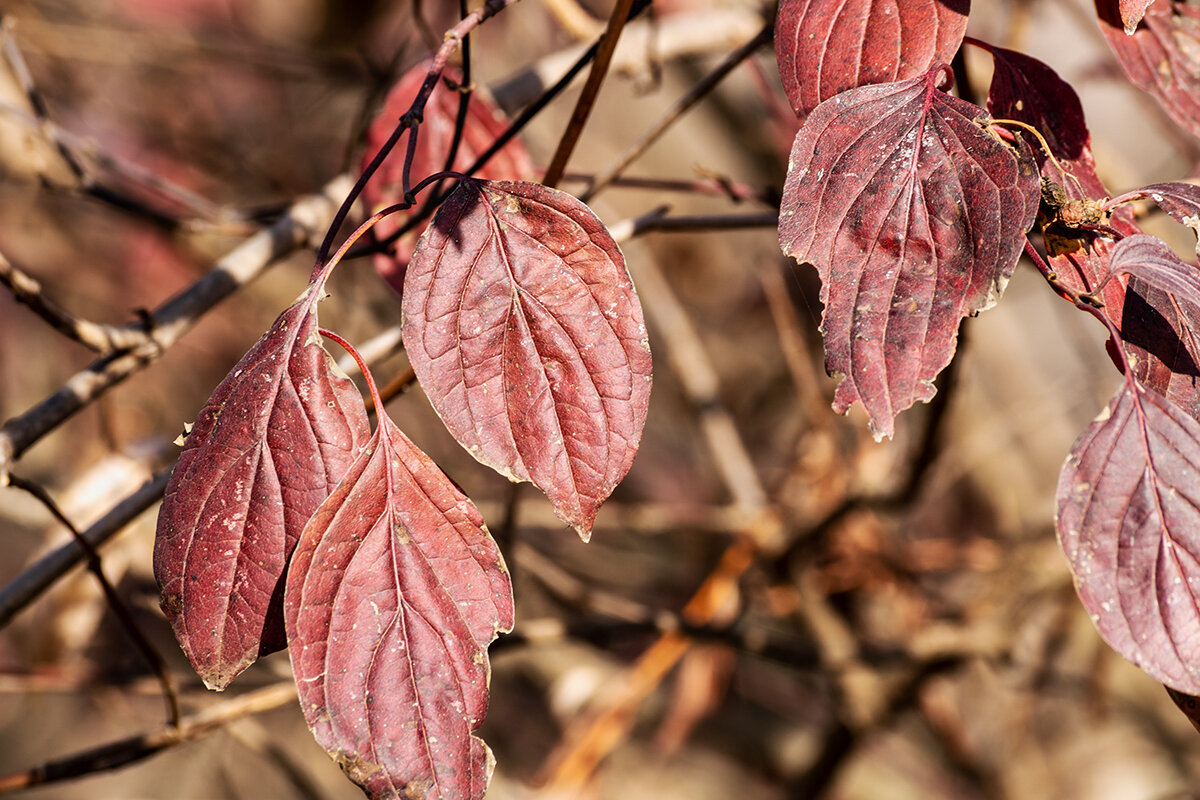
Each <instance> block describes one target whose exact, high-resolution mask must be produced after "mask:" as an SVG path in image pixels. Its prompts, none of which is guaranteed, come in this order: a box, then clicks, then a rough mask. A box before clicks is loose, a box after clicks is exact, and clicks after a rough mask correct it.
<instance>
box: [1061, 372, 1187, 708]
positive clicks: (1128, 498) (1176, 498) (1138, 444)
mask: <svg viewBox="0 0 1200 800" xmlns="http://www.w3.org/2000/svg"><path fill="white" fill-rule="evenodd" d="M1198 487H1200V423H1198V422H1196V420H1194V419H1193V418H1192V417H1191V416H1190V415H1188V414H1187V413H1185V412H1184V411H1182V410H1181V409H1179V408H1178V407H1176V406H1175V405H1173V404H1172V403H1170V402H1169V401H1167V400H1166V399H1165V398H1163V397H1162V395H1160V394H1158V393H1157V392H1155V391H1153V390H1145V389H1142V388H1141V387H1138V388H1137V389H1133V388H1131V387H1130V385H1129V383H1128V382H1125V383H1123V384H1122V386H1121V388H1120V390H1118V392H1117V393H1116V395H1115V396H1114V397H1113V399H1112V400H1111V401H1110V402H1109V405H1108V407H1107V409H1106V410H1105V412H1104V413H1103V414H1101V416H1100V418H1099V419H1097V420H1096V421H1095V422H1093V423H1092V424H1091V425H1090V426H1089V427H1088V429H1087V430H1086V431H1084V433H1083V435H1082V436H1080V438H1079V439H1078V440H1077V441H1076V442H1075V446H1074V447H1073V448H1072V449H1071V454H1070V456H1069V457H1068V458H1067V462H1066V464H1065V465H1064V466H1063V470H1062V473H1061V476H1060V478H1059V484H1058V514H1057V520H1056V524H1057V528H1058V536H1059V541H1060V543H1061V544H1062V548H1063V552H1064V553H1066V556H1067V560H1068V561H1069V562H1070V564H1071V570H1072V572H1073V573H1074V575H1075V586H1076V589H1077V591H1078V592H1079V597H1080V600H1081V601H1082V602H1083V605H1084V607H1085V608H1087V610H1088V612H1089V613H1090V614H1091V615H1092V620H1093V621H1094V622H1095V624H1096V627H1097V628H1099V630H1100V634H1101V636H1103V637H1104V640H1105V641H1106V642H1108V644H1109V645H1110V646H1111V647H1112V648H1113V649H1115V650H1116V651H1117V652H1119V653H1121V655H1123V656H1125V657H1126V658H1128V659H1129V660H1130V661H1132V662H1133V663H1135V664H1137V665H1138V666H1139V667H1141V668H1142V669H1144V670H1145V671H1146V672H1148V673H1150V675H1152V676H1153V677H1154V678H1155V679H1157V680H1159V681H1162V682H1163V683H1165V684H1167V685H1168V686H1170V687H1172V688H1174V689H1177V690H1179V691H1181V692H1186V693H1188V694H1197V693H1198V692H1200V606H1198V605H1197V593H1198V592H1200V491H1198Z"/></svg>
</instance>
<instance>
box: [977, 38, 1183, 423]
mask: <svg viewBox="0 0 1200 800" xmlns="http://www.w3.org/2000/svg"><path fill="white" fill-rule="evenodd" d="M1122 35H1123V34H1122ZM976 44H979V45H980V46H982V47H984V48H985V49H987V50H988V51H989V52H991V53H992V56H993V58H994V61H995V70H994V72H993V77H992V85H991V88H990V89H989V90H988V109H989V110H990V111H991V112H992V114H994V115H995V116H997V117H1004V118H1008V119H1016V120H1020V121H1022V122H1025V123H1027V124H1029V125H1032V126H1033V127H1035V128H1037V129H1038V130H1039V131H1040V132H1041V133H1042V135H1043V136H1044V137H1045V138H1046V140H1047V142H1048V143H1049V145H1050V149H1051V151H1052V152H1053V153H1054V156H1055V159H1056V160H1057V163H1055V162H1052V161H1051V160H1050V159H1049V158H1047V157H1046V156H1045V154H1044V153H1043V152H1042V150H1041V148H1040V147H1038V146H1034V147H1033V152H1034V154H1035V156H1036V157H1037V158H1038V159H1039V163H1040V164H1041V172H1042V175H1043V176H1045V177H1046V178H1049V179H1050V180H1052V181H1054V182H1055V183H1057V184H1058V185H1059V187H1060V188H1061V189H1062V191H1063V193H1064V195H1065V197H1066V198H1067V199H1068V200H1072V201H1082V200H1098V199H1100V198H1103V197H1105V196H1106V195H1107V194H1108V190H1107V189H1105V187H1104V184H1103V183H1102V182H1101V180H1100V177H1099V175H1097V174H1096V165H1095V162H1094V161H1093V159H1092V152H1091V147H1090V144H1089V142H1090V138H1089V136H1088V132H1087V125H1086V123H1085V122H1084V119H1083V109H1082V107H1081V106H1080V104H1079V98H1078V97H1077V96H1076V95H1075V91H1074V90H1073V89H1072V88H1071V87H1070V85H1069V84H1067V83H1066V82H1065V81H1063V80H1062V79H1061V78H1060V77H1058V75H1057V74H1056V73H1055V72H1054V71H1053V70H1052V69H1050V68H1049V67H1047V66H1046V65H1045V64H1043V63H1041V62H1040V61H1038V60H1036V59H1033V58H1030V57H1029V56H1025V55H1021V54H1020V53H1015V52H1013V51H1011V50H1005V49H1003V48H999V47H992V46H990V45H985V44H983V43H982V42H976ZM1060 168H1061V170H1065V171H1066V173H1068V174H1066V175H1064V174H1063V172H1062V171H1061V170H1060ZM1147 188H1152V187H1147ZM1182 195H1183V190H1178V191H1177V192H1165V193H1163V197H1164V203H1165V204H1168V205H1169V204H1170V201H1169V199H1168V198H1170V197H1176V196H1178V200H1179V201H1180V202H1182V200H1183V197H1182ZM1109 225H1110V226H1111V227H1113V228H1115V229H1116V230H1117V231H1118V232H1119V233H1122V234H1124V235H1125V236H1132V235H1134V234H1138V233H1141V229H1140V228H1139V227H1138V226H1137V223H1135V222H1134V220H1133V215H1132V213H1130V211H1129V209H1128V208H1127V207H1121V208H1117V209H1116V210H1115V211H1114V212H1113V215H1112V218H1111V219H1110V220H1109ZM1043 231H1044V234H1045V235H1044V239H1045V242H1046V251H1047V259H1048V261H1049V263H1050V266H1051V267H1052V268H1053V269H1054V271H1055V272H1056V273H1057V274H1058V278H1059V280H1060V281H1063V282H1064V283H1065V284H1067V285H1068V286H1071V287H1072V288H1073V289H1075V290H1076V291H1080V292H1089V291H1092V290H1094V289H1095V288H1096V287H1097V286H1099V285H1100V284H1101V283H1102V282H1103V281H1104V279H1105V277H1106V276H1107V275H1108V274H1109V272H1110V260H1111V258H1112V253H1113V247H1114V245H1113V242H1112V240H1110V239H1108V238H1106V237H1103V236H1098V235H1095V234H1092V233H1089V232H1085V231H1079V230H1074V231H1072V230H1067V229H1064V228H1063V227H1062V226H1061V225H1058V224H1047V220H1045V219H1043ZM1100 298H1101V300H1102V301H1103V302H1104V313H1105V314H1106V315H1108V317H1109V319H1111V320H1112V321H1113V322H1114V323H1115V324H1116V325H1117V326H1118V327H1119V328H1120V330H1121V332H1122V336H1123V337H1124V339H1125V342H1126V344H1127V348H1126V349H1127V352H1128V354H1129V359H1130V361H1131V362H1132V363H1133V367H1134V374H1135V376H1136V377H1137V380H1138V381H1139V382H1140V383H1141V384H1142V385H1144V386H1146V387H1149V388H1152V389H1154V390H1156V391H1159V392H1161V393H1163V394H1164V395H1166V396H1167V397H1169V398H1171V401H1172V402H1174V403H1175V404H1176V405H1178V406H1179V407H1180V408H1183V409H1184V410H1186V411H1188V412H1189V413H1191V414H1193V416H1197V417H1198V418H1200V390H1198V389H1200V387H1198V386H1197V378H1198V376H1200V370H1198V369H1197V366H1196V364H1195V362H1194V361H1193V359H1192V357H1191V356H1190V355H1189V352H1188V348H1187V347H1185V345H1184V344H1183V342H1184V341H1189V342H1190V341H1192V340H1193V338H1194V337H1193V334H1192V333H1191V329H1192V327H1193V325H1192V323H1191V322H1190V321H1189V317H1190V316H1192V313H1191V312H1190V311H1188V310H1187V309H1182V308H1179V307H1177V306H1176V305H1175V304H1174V303H1173V302H1172V301H1171V299H1170V298H1169V297H1167V295H1166V294H1165V293H1164V292H1163V291H1161V290H1160V289H1155V288H1153V287H1151V286H1148V285H1146V284H1145V283H1144V282H1143V281H1142V280H1141V279H1140V278H1137V277H1134V278H1132V279H1130V280H1129V281H1128V287H1127V286H1126V281H1125V280H1124V279H1118V280H1113V281H1110V282H1109V283H1108V284H1107V285H1106V286H1105V288H1104V290H1103V291H1102V292H1101V295H1100ZM1192 352H1195V350H1194V349H1193V351H1192Z"/></svg>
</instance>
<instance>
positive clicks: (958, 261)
mask: <svg viewBox="0 0 1200 800" xmlns="http://www.w3.org/2000/svg"><path fill="white" fill-rule="evenodd" d="M935 78H936V73H930V74H929V75H927V76H925V77H924V78H916V79H912V80H909V81H901V82H897V83H892V84H884V85H879V86H869V87H864V88H861V89H855V90H852V91H850V92H846V93H844V94H842V95H839V96H838V97H836V98H834V99H832V100H829V101H827V102H826V103H824V104H822V105H821V106H819V107H818V108H817V109H816V110H815V111H814V112H813V113H812V115H810V116H809V118H808V121H807V122H806V123H805V125H804V126H803V127H802V128H801V130H800V132H799V133H798V134H797V137H796V142H795V145H794V147H793V149H792V157H791V162H790V164H789V171H788V177H787V181H786V183H785V185H784V198H783V204H782V206H781V212H780V223H779V233H780V244H781V246H782V248H783V250H784V252H785V253H787V254H788V255H791V256H793V257H794V258H795V259H796V260H797V261H800V262H802V263H804V262H807V263H811V264H813V265H815V266H816V267H817V269H818V271H819V273H820V275H821V282H822V288H821V299H822V301H823V302H824V304H825V311H824V315H823V318H822V333H823V334H824V337H825V354H826V356H825V364H826V369H827V370H828V371H829V372H830V374H831V375H834V376H835V377H837V378H842V377H844V380H842V382H841V383H840V385H839V386H838V389H837V392H836V394H835V397H834V409H835V410H836V411H839V412H844V411H845V410H846V409H847V408H849V406H850V405H851V404H852V403H853V402H854V401H856V400H861V401H862V402H863V404H864V406H865V407H866V409H867V411H868V413H869V414H870V416H871V426H872V430H873V431H874V432H875V434H876V436H877V437H879V438H881V437H883V436H891V434H892V431H893V424H894V419H895V416H896V415H897V414H898V413H899V412H900V411H902V410H904V409H905V408H908V407H909V406H911V405H912V404H913V403H915V402H918V401H926V400H928V399H929V398H931V397H932V396H933V392H934V389H933V385H932V382H933V379H934V378H935V377H936V375H937V374H938V372H940V371H941V369H942V368H943V367H945V365H946V364H948V363H949V361H950V358H951V357H952V356H953V354H954V342H955V338H956V335H957V330H958V325H959V322H960V321H961V320H962V318H963V317H965V316H967V315H969V314H973V313H976V312H978V311H981V310H983V309H985V308H988V307H990V306H991V305H993V304H994V303H995V302H996V300H997V299H998V298H999V295H1000V294H1001V292H1002V291H1003V289H1004V286H1005V284H1006V283H1007V281H1008V278H1009V276H1010V275H1011V274H1012V270H1013V269H1014V267H1015V266H1016V261H1017V258H1018V256H1019V255H1020V252H1021V248H1022V245H1023V242H1024V233H1025V231H1026V230H1027V229H1028V228H1029V226H1030V225H1031V224H1032V222H1033V216H1034V214H1035V212H1036V209H1037V200H1036V197H1037V191H1038V178H1037V175H1036V173H1035V172H1034V170H1033V167H1032V165H1031V163H1030V162H1029V161H1028V160H1027V159H1021V160H1018V158H1017V157H1016V155H1015V153H1014V151H1013V150H1012V149H1010V147H1009V146H1008V145H1007V144H1004V143H1002V142H1000V141H999V140H997V139H996V138H994V137H993V136H991V135H990V134H989V133H988V132H987V131H985V130H983V129H982V128H981V127H980V126H979V125H978V124H977V123H976V118H977V117H983V116H985V114H984V112H983V110H982V109H979V108H977V107H976V106H973V105H971V104H969V103H965V102H963V101H961V100H958V99H956V98H953V97H949V96H947V95H945V94H943V93H942V92H940V91H938V90H937V89H936V88H935V86H934V80H935Z"/></svg>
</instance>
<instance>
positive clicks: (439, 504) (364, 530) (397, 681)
mask: <svg viewBox="0 0 1200 800" xmlns="http://www.w3.org/2000/svg"><path fill="white" fill-rule="evenodd" d="M285 612H286V617H287V633H288V643H289V646H290V653H291V658H292V669H293V671H294V673H295V676H296V684H297V686H298V687H299V689H300V705H301V707H302V708H303V709H304V716H305V719H306V720H307V721H308V725H309V727H310V728H312V731H313V734H314V735H315V736H316V739H317V741H318V742H319V743H320V744H321V746H322V747H324V748H325V749H326V750H327V751H328V752H329V754H330V755H331V756H332V757H333V759H334V760H335V761H336V762H337V763H338V765H339V766H341V768H342V769H343V770H344V771H345V772H346V774H347V775H348V776H349V777H350V778H351V779H352V780H353V781H354V782H355V783H357V784H359V785H360V786H362V787H363V789H364V790H366V792H367V794H368V796H370V797H372V798H385V797H386V798H399V797H420V798H426V799H427V800H435V799H436V798H440V799H441V800H453V799H456V798H464V799H465V798H481V797H483V793H484V790H485V789H486V788H487V783H488V779H489V777H490V775H491V767H492V759H491V753H490V752H489V751H488V749H487V747H486V746H485V745H484V744H483V742H482V741H480V740H479V739H477V738H475V737H474V736H472V735H471V731H472V730H474V729H475V728H476V727H478V725H479V723H480V722H481V721H482V719H483V716H484V714H485V712H486V710H487V700H488V659H487V649H486V648H487V645H488V644H489V643H490V642H491V641H492V640H493V639H495V638H496V633H497V632H498V631H508V630H511V629H512V622H513V600H512V585H511V583H510V581H509V576H508V572H507V571H506V570H505V568H504V561H503V559H502V558H501V556H500V552H499V550H497V549H496V545H495V542H493V541H492V538H491V536H490V535H489V534H488V532H487V528H485V527H484V525H483V519H482V518H481V517H480V516H479V512H478V511H477V510H476V509H475V506H474V505H472V503H471V501H470V500H468V499H467V498H466V496H465V495H463V494H462V492H460V491H459V490H458V489H457V488H455V486H454V484H453V483H451V482H450V480H449V479H448V478H447V477H446V476H445V475H444V474H443V473H442V472H441V470H439V469H438V468H437V466H436V465H435V464H434V463H433V461H432V460H431V459H430V458H429V457H428V456H427V455H425V454H424V453H423V452H421V451H420V450H418V449H417V448H416V447H415V446H414V445H413V444H412V443H411V442H410V441H409V440H408V438H407V437H405V435H404V434H403V433H402V432H401V431H400V429H399V428H397V427H396V426H395V425H394V424H393V423H392V421H391V420H390V419H388V418H387V417H386V416H384V417H382V418H381V419H380V422H379V427H378V428H377V429H376V431H375V436H374V437H373V438H372V439H371V441H370V443H369V444H368V446H367V448H366V450H365V451H364V452H363V453H362V454H361V455H360V456H359V457H358V459H357V460H355V462H354V463H353V464H352V465H351V466H350V468H349V470H348V471H347V472H346V476H345V478H344V479H343V481H342V482H341V483H340V484H339V485H338V487H337V488H336V489H334V491H333V493H332V494H331V495H330V496H329V498H328V499H327V500H326V501H325V502H324V503H322V504H321V507H320V508H319V509H317V512H316V514H315V515H314V516H313V518H312V520H311V521H310V522H309V523H308V525H307V527H305V529H304V532H303V534H302V535H301V537H300V542H299V544H298V545H297V547H296V552H295V556H294V558H293V560H292V566H291V568H290V570H289V572H288V577H287V595H286V600H285Z"/></svg>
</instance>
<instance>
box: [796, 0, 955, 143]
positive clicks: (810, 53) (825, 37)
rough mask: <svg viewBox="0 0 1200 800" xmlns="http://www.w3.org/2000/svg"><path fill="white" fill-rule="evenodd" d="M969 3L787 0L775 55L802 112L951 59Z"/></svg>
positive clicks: (942, 0) (799, 114)
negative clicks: (826, 101) (861, 88)
mask: <svg viewBox="0 0 1200 800" xmlns="http://www.w3.org/2000/svg"><path fill="white" fill-rule="evenodd" d="M970 8H971V3H970V0H845V2H839V3H829V2H824V1H823V0H783V2H781V3H780V4H779V14H778V16H777V17H776V21H775V57H776V60H777V61H778V62H779V76H780V78H781V79H782V80H783V88H784V91H786V92H787V96H788V99H789V100H791V103H792V109H793V110H794V111H795V112H796V116H797V117H800V118H801V119H803V118H804V117H806V116H808V114H809V112H811V111H812V110H813V109H814V108H816V107H817V105H818V104H819V103H821V102H823V101H825V100H828V99H829V98H831V97H833V96H834V95H836V94H840V93H841V92H844V91H846V90H847V89H853V88H855V87H858V86H866V85H868V84H872V83H888V82H890V81H896V80H901V79H904V78H913V77H916V76H918V75H923V74H925V72H926V71H928V70H929V68H930V67H932V66H934V65H936V64H945V63H948V62H949V61H950V59H951V57H953V55H954V54H955V52H957V51H958V48H959V45H961V44H962V39H963V33H964V32H965V31H966V29H967V13H968V12H969V11H970Z"/></svg>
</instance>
